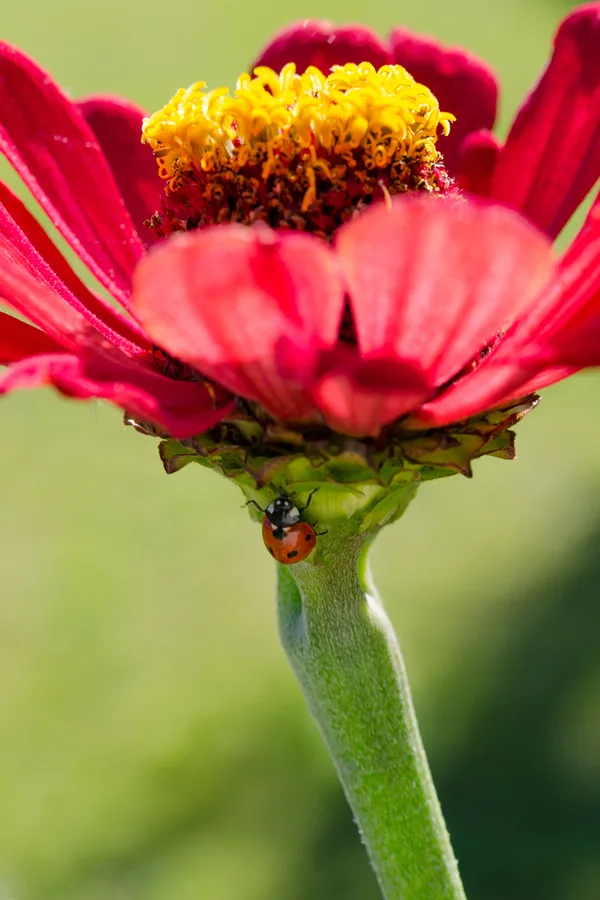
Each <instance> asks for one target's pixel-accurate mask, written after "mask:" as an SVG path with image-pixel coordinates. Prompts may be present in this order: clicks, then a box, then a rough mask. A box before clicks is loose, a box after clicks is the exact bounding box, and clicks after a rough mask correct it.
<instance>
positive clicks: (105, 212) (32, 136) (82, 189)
mask: <svg viewBox="0 0 600 900" xmlns="http://www.w3.org/2000/svg"><path fill="white" fill-rule="evenodd" d="M0 149H1V150H2V151H3V152H4V153H5V155H6V156H7V157H8V159H9V160H10V162H11V163H12V164H13V166H14V167H15V169H16V170H17V171H18V173H19V174H20V176H21V177H22V179H23V181H24V182H25V183H26V184H27V186H28V188H29V189H30V190H31V193H32V194H33V195H34V197H35V198H36V200H37V201H38V202H39V203H40V205H41V206H42V207H43V208H44V209H45V211H46V212H47V213H48V215H49V216H50V218H51V219H52V221H53V222H54V224H55V225H56V226H57V228H58V229H59V231H60V232H61V233H62V234H63V235H64V236H65V238H66V239H67V240H68V241H69V243H70V244H71V246H72V247H73V249H74V250H75V251H76V253H77V254H78V255H79V256H80V257H81V258H82V259H83V260H84V262H85V263H86V264H87V265H88V266H89V267H90V269H91V270H92V272H93V273H94V274H95V275H96V276H97V277H98V279H99V280H100V281H101V282H102V283H103V284H104V285H105V286H106V287H107V288H108V290H109V291H111V292H112V293H113V294H114V296H115V297H117V298H118V299H119V300H120V301H121V302H122V303H124V304H126V303H127V298H128V296H129V292H130V287H131V275H132V272H133V269H134V267H135V265H136V263H137V261H138V260H139V259H140V257H141V256H142V253H143V248H142V245H141V242H140V239H139V237H138V235H137V233H136V231H135V229H134V227H133V224H132V222H131V219H130V218H129V215H128V213H127V210H126V208H125V204H124V202H123V199H122V197H121V195H120V193H119V190H118V188H117V185H116V184H115V181H114V179H113V176H112V173H111V171H110V168H109V165H108V163H107V161H106V159H105V158H104V155H103V153H102V151H101V149H100V147H99V145H98V142H97V140H96V138H95V136H94V133H93V131H92V130H91V128H90V127H89V126H88V125H87V123H86V121H85V119H84V118H83V116H82V114H81V113H80V111H79V110H78V109H77V107H76V106H75V104H74V103H72V102H71V101H70V100H69V99H68V98H67V97H66V96H65V95H64V94H63V93H62V92H61V91H60V90H59V88H58V87H57V86H56V84H55V83H54V82H53V81H52V79H51V78H50V76H49V75H48V74H47V73H46V72H44V71H43V70H42V69H40V68H38V66H36V65H35V63H33V62H32V61H31V60H30V59H28V57H26V56H25V55H24V54H22V53H20V52H19V51H18V50H16V48H14V47H12V46H10V45H8V44H1V43H0Z"/></svg>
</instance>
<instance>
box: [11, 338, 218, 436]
mask: <svg viewBox="0 0 600 900" xmlns="http://www.w3.org/2000/svg"><path fill="white" fill-rule="evenodd" d="M44 384H52V385H54V386H55V387H56V388H58V390H59V391H61V392H62V393H63V394H67V395H68V396H69V397H77V398H79V399H89V398H92V397H99V398H104V399H105V400H109V401H110V402H111V403H114V404H116V405H117V406H120V407H121V408H122V409H124V410H126V412H128V413H129V414H130V415H131V416H133V417H134V418H138V419H140V420H142V421H146V422H148V421H149V422H153V423H156V424H158V425H161V426H162V427H164V428H166V429H167V430H168V431H169V432H170V433H171V434H172V435H174V436H175V437H182V438H183V437H190V436H192V435H194V434H200V433H201V432H203V431H206V430H207V429H209V428H212V427H213V426H214V425H216V423H217V422H219V421H220V419H222V418H223V416H224V415H226V414H227V413H228V412H230V411H231V409H232V406H233V404H230V405H229V406H228V407H225V408H221V409H213V406H212V400H211V397H210V395H209V393H208V391H207V390H206V388H205V387H204V385H201V384H198V383H196V382H183V381H173V380H171V379H169V378H164V377H163V376H162V375H159V374H158V373H156V372H152V371H150V370H145V369H143V368H142V367H141V366H138V365H136V364H135V363H132V362H131V361H129V360H127V359H126V358H125V357H123V358H122V359H118V358H117V357H116V356H112V357H102V356H94V357H80V356H75V355H72V354H70V353H60V354H52V355H50V354H49V355H42V356H35V357H31V358H29V359H25V360H23V361H22V362H20V363H15V364H14V365H13V366H10V367H9V368H8V369H7V370H6V371H5V372H4V373H3V374H2V375H0V394H6V393H8V392H9V391H14V390H20V389H24V388H34V387H40V386H41V385H44Z"/></svg>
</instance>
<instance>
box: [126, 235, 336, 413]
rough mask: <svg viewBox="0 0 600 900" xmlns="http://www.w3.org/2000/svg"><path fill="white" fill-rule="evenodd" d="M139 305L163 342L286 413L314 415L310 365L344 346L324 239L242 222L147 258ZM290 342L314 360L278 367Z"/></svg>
mask: <svg viewBox="0 0 600 900" xmlns="http://www.w3.org/2000/svg"><path fill="white" fill-rule="evenodd" d="M133 304H134V308H135V310H136V313H137V315H138V317H139V319H140V320H141V322H142V324H143V325H144V327H145V329H146V331H147V332H148V334H149V335H150V336H151V337H152V338H153V339H154V340H155V341H156V342H157V343H158V344H160V346H161V347H164V348H165V349H166V350H167V351H168V352H169V353H172V354H173V355H174V356H176V357H177V358H179V359H182V360H184V361H186V362H188V363H190V364H191V365H192V366H195V367H196V368H198V369H200V371H202V372H204V373H206V374H207V375H209V376H210V377H211V378H213V379H215V380H216V381H217V382H220V383H221V384H223V385H224V386H225V387H226V388H228V389H229V390H230V391H232V392H233V393H235V394H241V395H242V396H244V397H247V398H248V399H252V400H259V401H260V402H261V403H263V405H264V406H265V407H266V408H267V409H269V410H270V411H271V412H272V413H273V414H274V415H276V416H279V417H281V418H285V419H290V420H294V419H304V418H307V417H311V416H312V415H313V414H314V406H313V403H312V400H311V398H310V394H309V393H308V391H307V390H306V387H305V382H306V373H307V370H310V371H314V369H315V368H316V366H317V364H318V357H319V353H320V352H321V351H322V350H324V349H327V348H330V347H332V346H333V345H334V344H335V342H336V340H337V333H338V328H339V322H340V318H341V314H342V304H343V296H342V290H341V285H340V281H339V278H338V274H337V268H336V261H335V256H334V254H333V253H332V251H331V250H330V248H329V247H328V246H327V245H326V244H325V243H324V242H323V241H321V240H319V239H318V238H314V237H311V236H308V235H302V234H293V233H290V232H282V233H277V232H273V231H271V230H270V229H268V228H266V227H264V226H262V227H259V226H256V227H247V226H242V225H220V226H216V227H214V228H207V229H205V230H203V231H201V232H196V233H190V234H187V235H183V236H181V237H179V236H178V237H177V238H172V239H171V240H170V241H168V242H167V243H165V244H163V245H161V246H160V247H157V248H156V249H155V250H153V251H152V253H150V255H149V256H148V258H147V260H145V261H144V262H143V263H142V264H141V265H140V266H139V268H138V270H137V272H136V277H135V290H134V297H133ZM286 340H288V341H291V342H293V343H294V344H295V345H296V347H298V348H300V349H301V350H302V351H304V358H305V359H306V360H309V362H308V363H307V364H306V365H303V366H302V371H298V372H297V377H296V378H294V377H292V375H289V374H288V375H287V376H285V375H282V374H281V372H280V370H279V365H278V355H279V351H278V347H279V346H280V344H281V342H284V341H286Z"/></svg>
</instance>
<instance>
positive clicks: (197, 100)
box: [143, 63, 454, 205]
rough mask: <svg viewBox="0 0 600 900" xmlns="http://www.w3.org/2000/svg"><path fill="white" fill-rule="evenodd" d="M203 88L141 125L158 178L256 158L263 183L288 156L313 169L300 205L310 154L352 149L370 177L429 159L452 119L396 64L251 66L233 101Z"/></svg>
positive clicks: (223, 92)
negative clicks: (302, 68) (327, 69)
mask: <svg viewBox="0 0 600 900" xmlns="http://www.w3.org/2000/svg"><path fill="white" fill-rule="evenodd" d="M205 88H206V84H205V82H202V81H200V82H197V83H196V84H193V85H192V86H191V87H189V88H188V89H187V90H184V89H182V90H180V91H178V92H177V94H175V96H174V97H173V99H172V100H171V101H170V102H169V103H168V104H167V105H166V106H165V107H164V108H163V109H161V110H159V111H158V112H156V113H154V115H152V116H150V117H149V118H147V119H145V120H144V128H143V140H144V141H145V142H147V143H148V144H149V145H150V147H151V148H152V150H153V151H154V153H155V155H156V157H157V160H158V164H159V171H160V174H161V176H162V177H163V178H166V179H175V181H176V180H177V176H178V175H180V174H181V173H183V172H185V171H186V170H189V169H191V168H194V167H196V168H199V169H202V170H203V171H205V172H210V171H212V170H213V169H214V168H215V166H218V167H221V166H222V165H223V163H226V162H227V161H229V162H230V163H232V167H233V168H239V166H240V164H246V162H247V160H248V159H250V158H253V157H254V156H255V155H256V152H257V151H259V152H260V154H261V159H263V163H262V166H263V169H262V172H263V178H265V177H268V175H269V174H270V173H271V172H272V171H273V170H274V169H276V168H277V165H278V160H279V159H280V158H281V155H282V154H283V156H284V157H285V158H289V156H290V152H291V149H292V148H293V150H294V153H302V152H303V151H304V152H305V153H306V155H307V173H308V170H309V169H310V170H312V171H313V174H312V175H308V185H309V187H308V191H307V194H306V197H305V202H304V204H303V205H309V204H310V203H311V201H312V199H313V197H314V194H315V173H314V169H317V168H319V167H321V168H322V167H323V166H326V165H327V163H326V162H325V161H324V160H322V159H319V158H318V156H317V152H316V151H317V148H320V150H321V155H322V153H323V151H326V152H327V153H328V154H334V155H335V156H337V157H342V158H348V157H349V156H350V155H351V154H352V153H353V152H354V151H356V150H361V151H362V156H363V162H364V164H365V166H366V167H367V168H373V169H382V168H384V167H385V166H387V165H389V163H390V161H391V160H392V159H393V158H398V157H399V156H401V157H405V158H411V157H413V156H415V155H417V154H418V156H419V158H420V159H423V160H428V159H430V160H435V159H436V158H437V157H438V153H437V150H436V147H435V144H436V141H437V137H438V130H439V129H441V131H442V132H443V133H444V134H446V135H447V134H448V132H449V130H450V122H453V121H454V116H453V115H451V114H450V113H445V112H440V109H439V105H438V102H437V100H436V98H435V97H434V95H433V94H432V93H431V91H430V90H429V89H428V88H426V87H425V86H424V85H422V84H419V83H418V82H416V81H415V79H414V78H413V77H412V76H411V75H409V74H408V72H407V71H406V70H405V69H404V68H403V67H402V66H382V68H380V69H379V70H376V69H375V68H374V67H373V66H372V65H371V64H370V63H361V64H360V65H358V66H357V65H353V64H350V65H345V66H334V67H333V69H332V72H331V74H330V75H327V76H326V75H324V74H323V73H322V72H321V71H320V70H319V69H317V68H315V67H314V66H311V67H310V68H309V69H307V70H306V72H305V73H304V74H303V75H299V74H297V72H296V68H295V66H294V64H293V63H289V64H288V65H286V66H284V68H283V69H282V70H281V72H280V73H276V72H274V71H273V70H272V69H269V68H267V67H265V66H260V67H258V68H257V69H255V71H254V77H251V76H250V75H248V74H244V75H242V76H241V77H240V78H239V79H238V82H237V85H236V89H235V91H234V93H233V95H230V93H229V90H228V89H227V88H217V89H216V90H213V91H208V92H207V91H206V90H205Z"/></svg>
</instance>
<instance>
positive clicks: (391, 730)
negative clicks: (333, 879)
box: [278, 529, 465, 900]
mask: <svg viewBox="0 0 600 900" xmlns="http://www.w3.org/2000/svg"><path fill="white" fill-rule="evenodd" d="M321 546H322V548H323V549H322V550H321V552H319V554H318V557H317V560H316V561H315V562H314V563H309V562H305V563H298V564H296V565H295V566H289V567H285V566H279V567H278V568H279V588H278V619H279V632H280V636H281V640H282V642H283V646H284V649H285V652H286V654H287V656H288V659H289V661H290V663H291V665H292V668H293V669H294V672H295V674H296V677H297V678H298V681H299V682H300V685H301V687H302V690H303V692H304V694H305V697H306V699H307V701H308V705H309V708H310V710H311V712H312V714H313V716H314V717H315V719H316V722H317V725H318V727H319V730H320V731H321V734H322V736H323V738H324V740H325V743H326V745H327V748H328V750H329V753H330V755H331V757H332V759H333V761H334V763H335V766H336V768H337V771H338V775H339V777H340V780H341V783H342V785H343V787H344V791H345V793H346V797H347V799H348V802H349V803H350V806H351V808H352V811H353V813H354V816H355V819H356V822H357V824H358V827H359V829H360V832H361V835H362V839H363V841H364V843H365V845H366V847H367V850H368V852H369V855H370V858H371V862H372V864H373V867H374V869H375V872H376V874H377V878H378V880H379V884H380V886H381V889H382V892H383V895H384V897H385V898H386V900H465V894H464V890H463V887H462V884H461V881H460V877H459V874H458V867H457V863H456V860H455V858H454V854H453V852H452V847H451V845H450V840H449V837H448V832H447V830H446V826H445V823H444V819H443V816H442V811H441V809H440V805H439V801H438V798H437V795H436V792H435V788H434V786H433V782H432V779H431V773H430V771H429V766H428V763H427V757H426V755H425V750H424V748H423V744H422V741H421V736H420V734H419V729H418V725H417V720H416V718H415V713H414V709H413V704H412V700H411V696H410V689H409V685H408V679H407V675H406V670H405V667H404V662H403V660H402V656H401V653H400V648H399V646H398V642H397V640H396V636H395V634H394V631H393V628H392V625H391V623H390V621H389V619H388V618H387V615H386V614H385V611H384V609H383V607H382V605H381V602H380V600H379V598H378V597H377V594H376V592H375V590H374V589H373V587H372V585H371V583H370V578H369V573H368V567H367V545H366V541H365V539H364V537H360V536H356V535H349V534H348V533H347V532H346V533H345V534H340V535H337V536H336V534H335V531H333V533H332V530H331V529H330V532H329V535H328V536H327V538H326V539H324V540H323V541H322V542H321Z"/></svg>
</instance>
